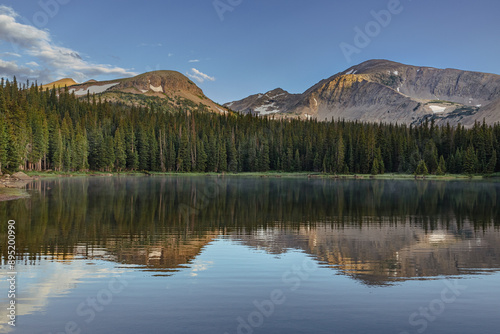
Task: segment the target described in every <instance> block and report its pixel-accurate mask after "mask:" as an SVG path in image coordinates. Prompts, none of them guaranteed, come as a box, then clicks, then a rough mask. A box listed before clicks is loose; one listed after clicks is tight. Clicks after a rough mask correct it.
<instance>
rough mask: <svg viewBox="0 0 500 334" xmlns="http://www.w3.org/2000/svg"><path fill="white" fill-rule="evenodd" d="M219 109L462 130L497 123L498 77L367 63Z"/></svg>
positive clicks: (499, 109) (499, 112)
mask: <svg viewBox="0 0 500 334" xmlns="http://www.w3.org/2000/svg"><path fill="white" fill-rule="evenodd" d="M276 92H279V93H280V94H281V95H280V94H276ZM225 106H226V107H228V108H231V109H232V110H235V111H238V112H242V113H253V114H259V115H269V114H273V115H274V116H275V117H286V118H288V117H292V118H316V119H318V120H330V119H332V118H333V119H339V118H340V119H346V120H359V121H366V122H377V123H379V122H385V123H399V124H402V123H404V124H415V125H416V124H420V123H422V122H423V121H424V120H426V119H427V120H431V119H434V120H435V121H436V124H446V123H450V124H452V125H456V124H458V123H461V124H463V125H465V126H471V125H473V124H474V122H475V121H482V120H483V118H484V119H485V120H486V122H487V123H490V124H491V123H495V122H499V121H500V75H496V74H488V73H479V72H470V71H462V70H456V69H437V68H432V67H421V66H410V65H404V64H401V63H396V62H392V61H388V60H369V61H366V62H364V63H361V64H359V65H356V66H353V67H351V68H348V69H347V70H345V71H343V72H341V73H338V74H335V75H334V76H332V77H330V78H328V79H325V80H322V81H320V82H318V83H317V84H316V85H314V86H312V87H311V88H309V89H308V90H307V91H305V92H304V93H302V94H290V93H288V92H286V91H284V90H282V89H277V90H273V91H270V92H268V93H265V94H258V95H252V96H250V97H247V98H245V99H243V100H240V101H234V102H230V103H227V104H225Z"/></svg>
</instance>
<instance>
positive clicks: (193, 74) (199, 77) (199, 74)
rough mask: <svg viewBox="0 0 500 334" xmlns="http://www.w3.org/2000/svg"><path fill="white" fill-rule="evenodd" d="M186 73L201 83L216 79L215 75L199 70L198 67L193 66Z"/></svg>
mask: <svg viewBox="0 0 500 334" xmlns="http://www.w3.org/2000/svg"><path fill="white" fill-rule="evenodd" d="M186 75H187V76H188V77H190V78H191V79H194V80H196V81H198V82H199V83H202V82H205V80H207V81H215V78H214V77H211V76H209V75H207V74H205V73H202V72H200V71H198V70H197V69H196V68H192V69H191V71H190V72H187V73H186Z"/></svg>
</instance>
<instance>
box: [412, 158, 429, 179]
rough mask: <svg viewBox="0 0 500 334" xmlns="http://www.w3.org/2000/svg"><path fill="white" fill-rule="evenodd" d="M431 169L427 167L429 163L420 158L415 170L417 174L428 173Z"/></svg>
mask: <svg viewBox="0 0 500 334" xmlns="http://www.w3.org/2000/svg"><path fill="white" fill-rule="evenodd" d="M428 174H429V170H428V169H427V165H426V164H425V161H424V160H420V162H419V163H418V166H417V169H416V170H415V175H428Z"/></svg>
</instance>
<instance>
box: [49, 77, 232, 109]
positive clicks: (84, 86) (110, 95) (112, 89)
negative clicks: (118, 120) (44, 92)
mask: <svg viewBox="0 0 500 334" xmlns="http://www.w3.org/2000/svg"><path fill="white" fill-rule="evenodd" d="M59 81H61V80H59ZM56 82H58V81H56ZM52 85H54V83H51V84H48V85H44V86H43V87H45V88H49V87H52ZM56 88H58V87H56ZM67 88H68V91H69V92H70V93H74V94H75V95H76V96H79V97H85V96H87V95H88V94H90V95H93V94H97V95H100V96H101V97H102V98H103V99H106V100H107V101H110V102H114V103H123V104H127V105H136V106H144V107H147V106H149V105H150V104H151V102H154V104H156V105H161V106H167V107H174V108H175V107H180V106H191V107H195V106H197V105H199V104H203V105H204V106H205V107H206V108H207V109H208V110H210V111H212V112H216V113H227V112H228V111H227V110H226V109H225V108H224V107H222V106H219V105H218V104H217V103H215V102H213V101H212V100H211V99H209V98H208V97H207V96H206V95H205V94H204V93H203V91H202V90H201V88H199V87H198V86H197V85H196V84H195V83H194V82H193V81H191V80H190V79H189V78H187V77H186V76H184V75H183V74H181V73H179V72H177V71H171V70H160V71H152V72H146V73H143V74H139V75H137V76H134V77H130V78H121V79H114V80H105V81H96V80H89V81H86V82H84V83H80V84H78V83H75V84H73V85H67Z"/></svg>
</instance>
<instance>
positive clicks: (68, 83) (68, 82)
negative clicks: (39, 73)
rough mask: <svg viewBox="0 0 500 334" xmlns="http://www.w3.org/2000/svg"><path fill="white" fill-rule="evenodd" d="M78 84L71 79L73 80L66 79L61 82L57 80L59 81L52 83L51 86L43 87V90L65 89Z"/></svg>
mask: <svg viewBox="0 0 500 334" xmlns="http://www.w3.org/2000/svg"><path fill="white" fill-rule="evenodd" d="M77 84H78V83H77V82H76V81H75V80H73V79H71V78H64V79H61V80H57V81H54V82H51V83H49V84H46V85H42V88H43V89H44V90H45V89H46V88H48V89H52V88H54V87H55V88H63V87H64V86H68V87H69V86H73V85H77Z"/></svg>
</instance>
